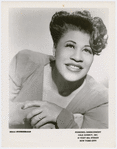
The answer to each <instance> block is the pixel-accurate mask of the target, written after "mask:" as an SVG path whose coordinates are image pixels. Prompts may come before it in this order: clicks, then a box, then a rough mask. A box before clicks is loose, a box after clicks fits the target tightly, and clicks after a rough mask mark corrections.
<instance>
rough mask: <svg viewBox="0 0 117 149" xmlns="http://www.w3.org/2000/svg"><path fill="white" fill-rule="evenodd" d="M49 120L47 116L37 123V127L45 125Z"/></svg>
mask: <svg viewBox="0 0 117 149" xmlns="http://www.w3.org/2000/svg"><path fill="white" fill-rule="evenodd" d="M47 122H48V119H47V118H46V117H45V118H43V119H41V120H40V121H39V122H38V123H37V124H36V125H35V128H39V127H41V126H43V125H44V124H46V123H47Z"/></svg>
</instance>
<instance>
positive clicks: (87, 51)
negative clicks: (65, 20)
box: [65, 44, 92, 54]
mask: <svg viewBox="0 0 117 149" xmlns="http://www.w3.org/2000/svg"><path fill="white" fill-rule="evenodd" d="M65 47H69V48H73V49H75V45H73V44H66V46H65ZM83 51H84V52H86V53H89V54H92V50H91V49H88V48H86V49H83Z"/></svg>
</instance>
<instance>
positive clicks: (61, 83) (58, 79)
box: [52, 65, 86, 96]
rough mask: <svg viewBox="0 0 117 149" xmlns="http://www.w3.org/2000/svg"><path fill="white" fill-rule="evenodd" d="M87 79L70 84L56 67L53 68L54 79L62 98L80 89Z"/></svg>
mask: <svg viewBox="0 0 117 149" xmlns="http://www.w3.org/2000/svg"><path fill="white" fill-rule="evenodd" d="M85 77H86V76H85ZM85 77H84V78H82V79H80V80H78V81H75V82H70V81H67V80H65V79H64V78H63V77H62V75H61V74H60V73H59V71H58V70H57V68H56V66H55V65H54V66H53V68H52V79H53V81H54V83H55V85H56V87H57V89H58V92H59V94H60V95H62V96H68V95H70V94H71V93H72V92H73V91H74V90H76V89H77V88H79V87H80V86H81V85H82V84H83V82H84V79H85Z"/></svg>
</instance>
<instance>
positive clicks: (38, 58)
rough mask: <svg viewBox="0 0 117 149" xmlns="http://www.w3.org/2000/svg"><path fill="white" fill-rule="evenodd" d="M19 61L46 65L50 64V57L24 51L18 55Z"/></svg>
mask: <svg viewBox="0 0 117 149" xmlns="http://www.w3.org/2000/svg"><path fill="white" fill-rule="evenodd" d="M16 57H17V59H18V60H19V61H21V62H24V63H27V62H29V61H30V62H33V63H35V64H44V65H45V64H46V63H48V62H49V55H47V54H43V53H40V52H35V51H31V50H22V51H20V52H18V53H17V55H16Z"/></svg>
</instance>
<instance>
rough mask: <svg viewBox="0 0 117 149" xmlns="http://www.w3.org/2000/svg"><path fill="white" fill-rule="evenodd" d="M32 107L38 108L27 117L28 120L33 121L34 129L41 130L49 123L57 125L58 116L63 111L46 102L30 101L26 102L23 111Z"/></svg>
mask: <svg viewBox="0 0 117 149" xmlns="http://www.w3.org/2000/svg"><path fill="white" fill-rule="evenodd" d="M31 107H37V108H36V109H34V110H32V111H31V112H30V113H29V114H28V115H27V120H30V121H31V125H32V127H34V128H39V127H41V126H43V125H44V124H46V123H48V122H53V123H55V122H56V120H57V117H58V115H59V114H60V112H61V111H62V108H61V107H59V106H57V105H56V104H53V103H49V102H46V101H30V102H26V103H25V104H24V105H23V106H22V109H24V110H25V109H27V108H31Z"/></svg>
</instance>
